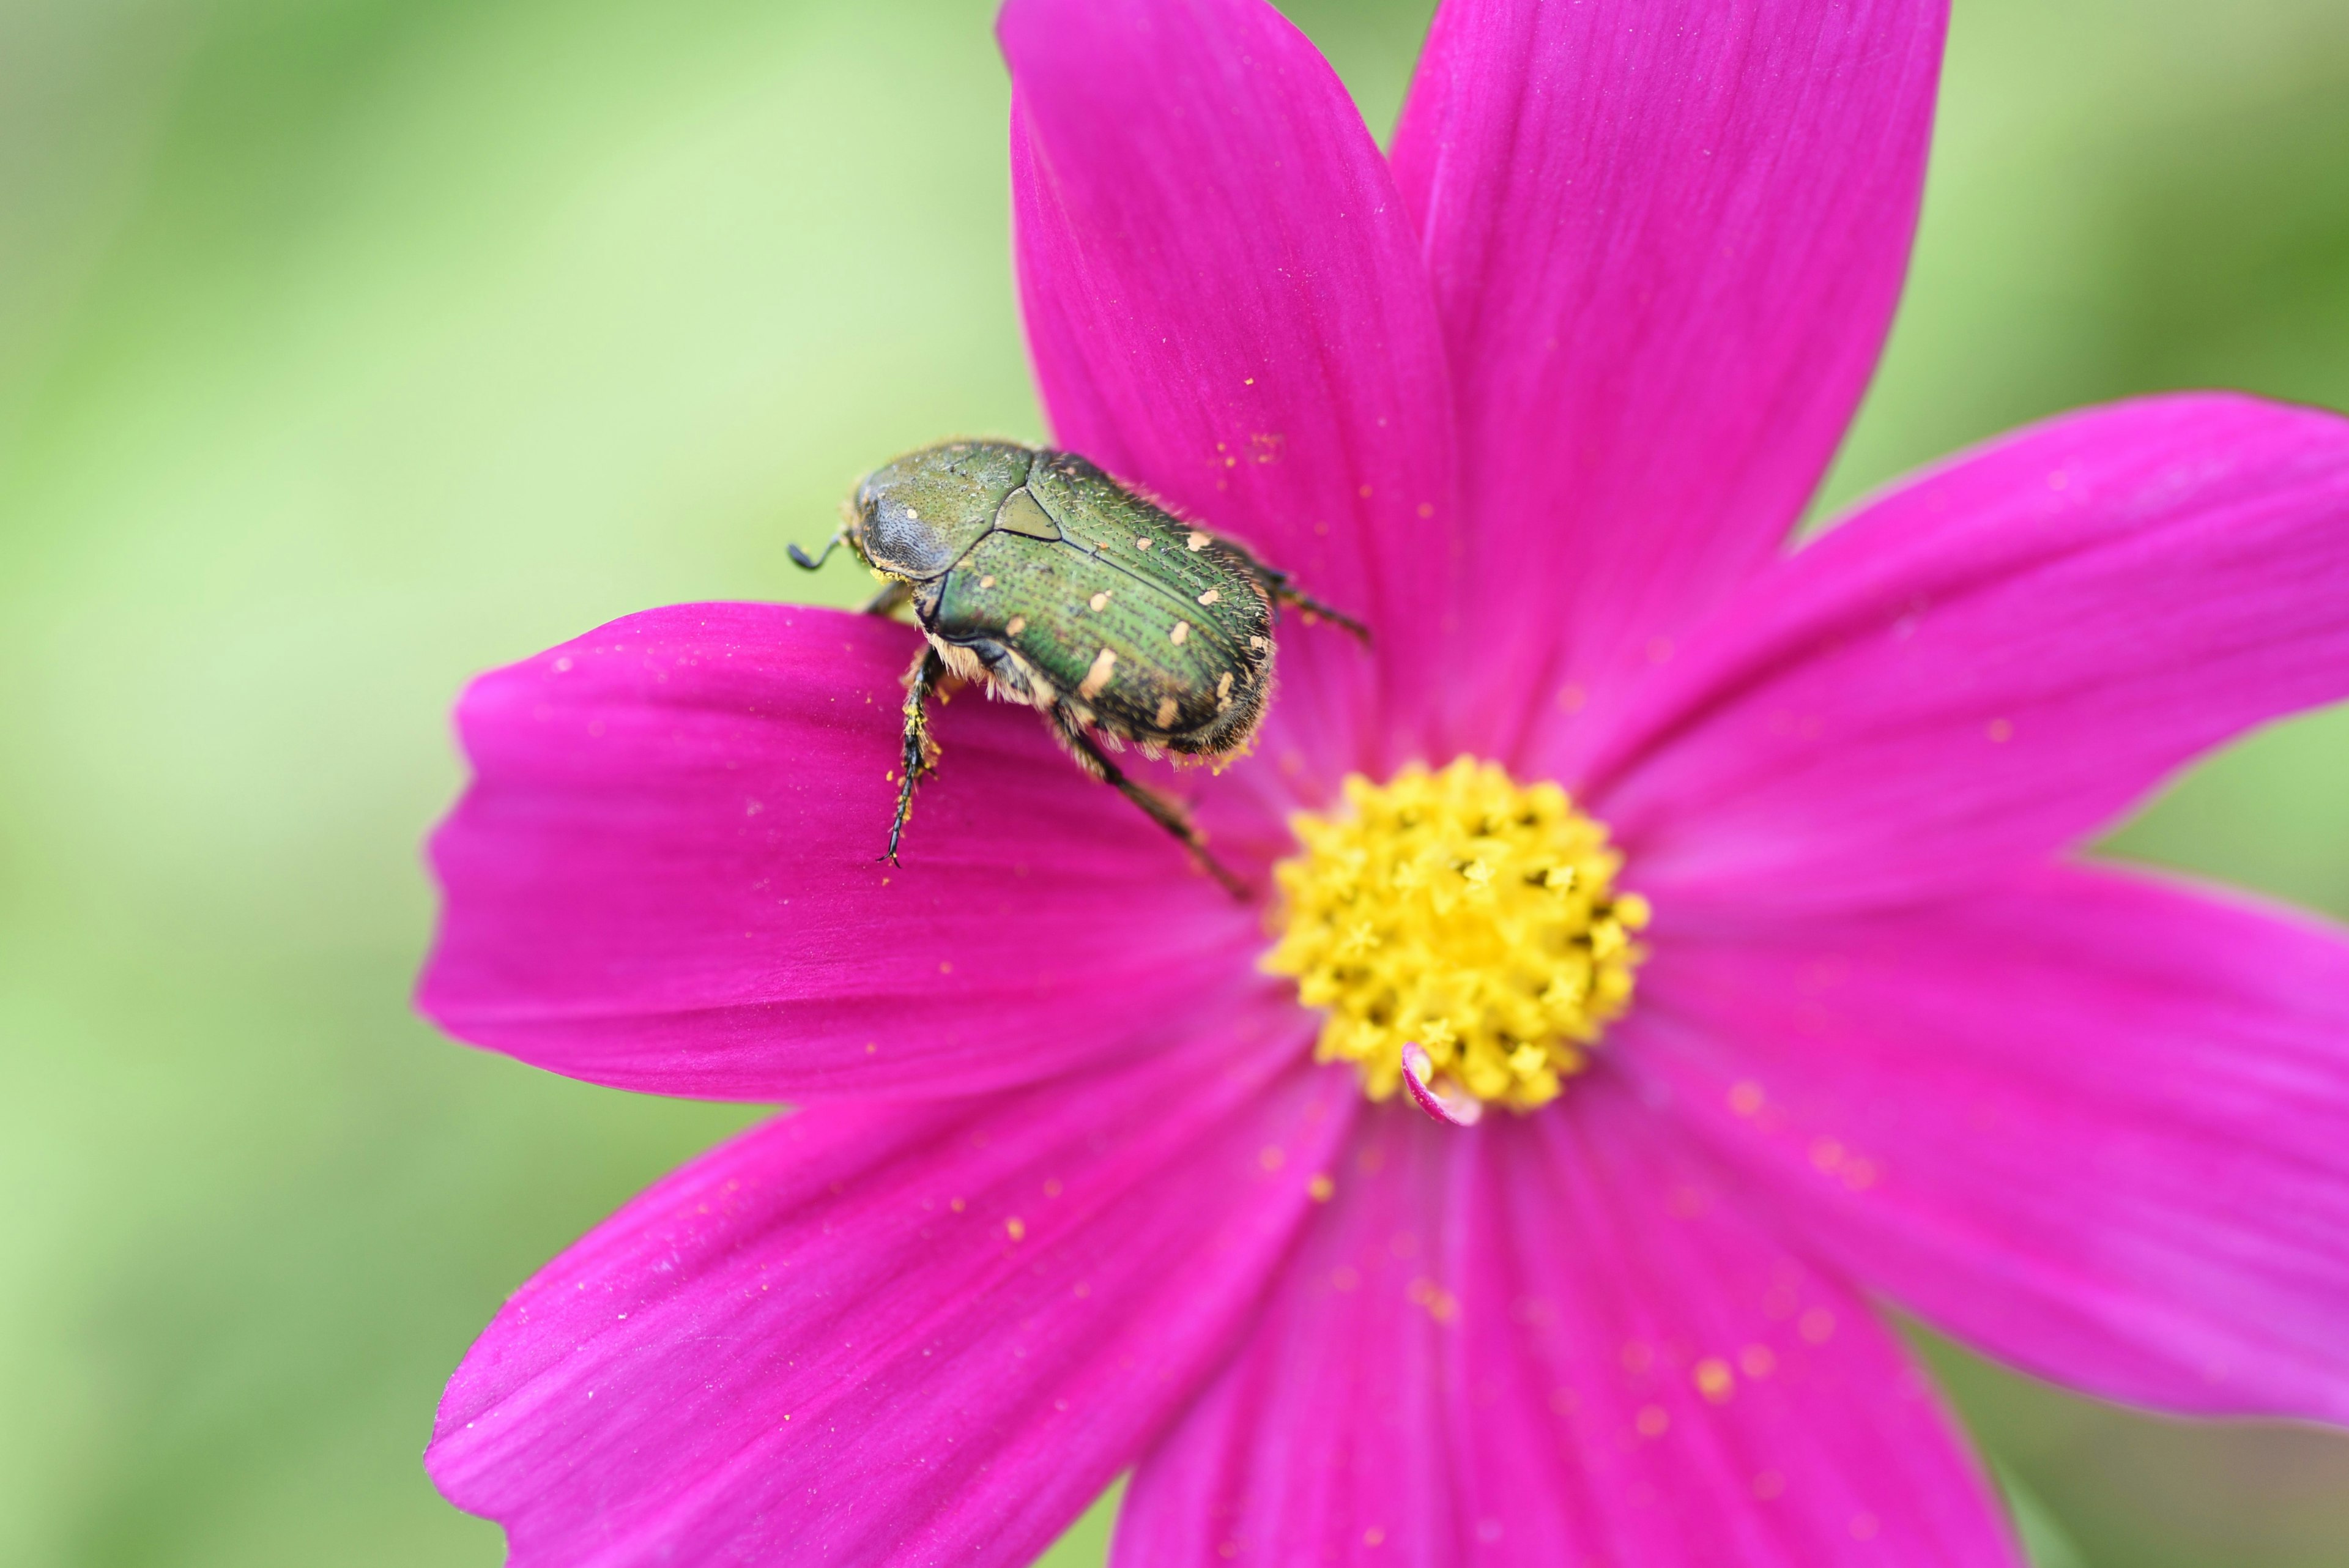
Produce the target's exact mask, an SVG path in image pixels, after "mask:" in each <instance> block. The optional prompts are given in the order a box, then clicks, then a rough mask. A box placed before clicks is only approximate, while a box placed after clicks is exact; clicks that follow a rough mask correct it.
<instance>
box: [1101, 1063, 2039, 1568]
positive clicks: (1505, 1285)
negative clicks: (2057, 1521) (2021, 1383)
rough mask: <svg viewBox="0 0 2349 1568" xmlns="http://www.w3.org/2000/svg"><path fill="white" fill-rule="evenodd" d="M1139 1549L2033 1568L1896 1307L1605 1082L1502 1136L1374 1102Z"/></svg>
mask: <svg viewBox="0 0 2349 1568" xmlns="http://www.w3.org/2000/svg"><path fill="white" fill-rule="evenodd" d="M1337 1183H1338V1190H1337V1194H1336V1197H1335V1199H1334V1200H1333V1202H1332V1204H1331V1211H1330V1213H1329V1214H1328V1215H1327V1216H1325V1217H1320V1218H1318V1219H1317V1220H1316V1222H1315V1224H1314V1227H1313V1229H1312V1230H1311V1231H1309V1234H1308V1236H1307V1238H1306V1240H1305V1241H1304V1243H1303V1244H1302V1246H1301V1247H1300V1249H1299V1258H1298V1261H1297V1263H1296V1265H1295V1266H1294V1267H1293V1268H1292V1269H1291V1271H1290V1272H1289V1274H1288V1278H1287V1279H1286V1281H1285V1282H1284V1284H1283V1286H1282V1289H1281V1291H1280V1293H1279V1294H1278V1296H1277V1297H1276V1298H1275V1299H1274V1301H1273V1303H1272V1304H1271V1306H1270V1308H1269V1310H1268V1312H1267V1313H1266V1314H1265V1315H1264V1317H1263V1319H1262V1321H1261V1322H1260V1324H1258V1326H1257V1330H1256V1332H1255V1334H1254V1335H1253V1337H1252V1338H1251V1339H1250V1341H1249V1343H1248V1345H1247V1349H1246V1350H1245V1351H1244V1352H1243V1354H1242V1355H1241V1356H1240V1357H1239V1359H1238V1360H1237V1361H1236V1362H1235V1363H1234V1364H1233V1365H1232V1366H1230V1367H1229V1368H1228V1369H1227V1370H1226V1372H1225V1373H1224V1374H1223V1375H1222V1376H1219V1377H1218V1378H1217V1379H1216V1381H1215V1382H1214V1383H1213V1384H1211V1385H1210V1386H1209V1387H1208V1390H1207V1391H1206V1393H1205V1394H1204V1395H1202V1396H1201V1398H1200V1400H1199V1403H1198V1404H1197V1405H1196V1406H1195V1407H1193V1409H1192V1410H1191V1411H1190V1412H1189V1414H1187V1415H1186V1416H1185V1417H1184V1420H1183V1423H1182V1425H1181V1426H1179V1427H1178V1428H1175V1430H1174V1433H1173V1434H1171V1435H1170V1436H1169V1438H1167V1440H1166V1442H1165V1443H1164V1445H1163V1446H1162V1447H1161V1448H1160V1449H1158V1450H1157V1451H1156V1452H1155V1453H1154V1454H1153V1455H1152V1456H1151V1457H1150V1458H1149V1459H1147V1460H1145V1461H1144V1463H1143V1466H1142V1468H1141V1469H1140V1470H1139V1471H1138V1472H1137V1474H1136V1476H1135V1478H1134V1482H1133V1489H1132V1490H1131V1491H1130V1492H1129V1493H1128V1495H1127V1501H1126V1506H1125V1512H1124V1515H1123V1518H1122V1519H1121V1520H1120V1521H1119V1527H1118V1539H1117V1545H1116V1550H1115V1554H1114V1561H1116V1562H1117V1563H1120V1564H1123V1565H1133V1568H1140V1565H1141V1564H1145V1563H1146V1564H1158V1563H1216V1562H1233V1563H1284V1564H1285V1563H1363V1564H1374V1563H1394V1562H1402V1563H1416V1564H1421V1565H1423V1568H1449V1565H1451V1564H1455V1563H1457V1564H1467V1563H1739V1564H1748V1565H1754V1568H1765V1565H1783V1568H1818V1565H1821V1564H1833V1563H1898V1564H1903V1565H1910V1564H1929V1563H1930V1564H1964V1565H1967V1568H1994V1565H2003V1564H2009V1563H2013V1562H2014V1561H2015V1558H2014V1556H2013V1552H2012V1549H2011V1548H2010V1546H2009V1545H2008V1543H2007V1541H2006V1539H2005V1536H2004V1532H2002V1529H2001V1528H2000V1526H1999V1524H1998V1522H1997V1517H1996V1512H1995V1505H1994V1504H1992V1501H1990V1499H1989V1497H1988V1495H1987V1493H1986V1491H1985V1489H1984V1487H1983V1485H1982V1480H1981V1478H1980V1476H1979V1475H1978V1474H1977V1473H1976V1472H1975V1471H1974V1469H1973V1468H1972V1466H1971V1464H1970V1462H1969V1461H1968V1459H1966V1457H1965V1455H1964V1454H1963V1451H1962V1450H1961V1448H1960V1447H1959V1445H1958V1444H1957V1442H1956V1441H1955V1439H1954V1438H1953V1437H1952V1435H1951V1429H1950V1427H1949V1424H1948V1423H1947V1421H1946V1420H1945V1419H1944V1418H1943V1417H1941V1415H1940V1411H1939V1410H1938V1409H1937V1408H1936V1407H1935V1404H1934V1401H1933V1398H1932V1396H1931V1395H1930V1392H1929V1391H1928V1388H1927V1386H1926V1385H1925V1383H1924V1381H1923V1379H1922V1378H1921V1377H1920V1375H1919V1374H1918V1373H1917V1372H1916V1371H1915V1370H1914V1369H1913V1368H1912V1367H1911V1366H1909V1364H1908V1362H1907V1360H1906V1358H1905V1357H1904V1356H1903V1355H1902V1354H1901V1352H1900V1350H1899V1347H1898V1346H1897V1345H1896V1344H1895V1343H1894V1342H1893V1341H1892V1339H1891V1337H1890V1336H1889V1334H1886V1333H1885V1331H1884V1330H1883V1328H1882V1327H1881V1326H1880V1325H1878V1324H1877V1322H1876V1321H1875V1319H1874V1318H1873V1317H1872V1316H1871V1315H1870V1314H1869V1312H1868V1308H1867V1307H1866V1305H1865V1304H1864V1303H1861V1302H1860V1301H1859V1300H1858V1299H1857V1297H1856V1296H1855V1295H1854V1294H1853V1293H1852V1292H1851V1291H1850V1290H1849V1289H1848V1288H1847V1287H1846V1286H1845V1285H1843V1284H1842V1283H1840V1282H1838V1281H1837V1279H1836V1278H1835V1277H1833V1276H1832V1275H1831V1274H1828V1273H1825V1272H1821V1271H1820V1270H1819V1269H1817V1268H1816V1267H1814V1266H1813V1265H1812V1264H1811V1263H1810V1262H1807V1261H1806V1259H1805V1258H1803V1257H1802V1256H1800V1255H1799V1254H1797V1253H1795V1252H1793V1251H1789V1250H1788V1249H1787V1248H1785V1246H1783V1245H1781V1244H1779V1243H1777V1242H1776V1241H1773V1240H1772V1239H1771V1238H1769V1237H1768V1236H1766V1235H1764V1234H1763V1233H1761V1232H1759V1231H1756V1230H1754V1228H1753V1227H1752V1226H1751V1225H1749V1224H1748V1223H1747V1222H1746V1221H1745V1220H1743V1219H1742V1218H1741V1217H1740V1216H1738V1215H1737V1214H1736V1213H1733V1211H1731V1210H1729V1209H1728V1208H1727V1207H1726V1206H1725V1205H1724V1203H1723V1194H1722V1192H1721V1191H1720V1190H1719V1189H1718V1186H1717V1183H1716V1180H1715V1179H1714V1178H1713V1176H1712V1175H1711V1174H1710V1173H1709V1172H1708V1170H1707V1169H1706V1168H1704V1167H1703V1166H1702V1165H1701V1164H1700V1163H1698V1162H1697V1161H1695V1160H1693V1159H1692V1158H1689V1157H1688V1156H1687V1155H1686V1154H1685V1153H1684V1152H1683V1151H1682V1150H1681V1149H1679V1148H1678V1147H1675V1141H1674V1137H1673V1133H1672V1129H1671V1128H1669V1127H1660V1126H1658V1125H1656V1123H1655V1119H1654V1118H1653V1117H1651V1116H1649V1115H1648V1114H1647V1113H1646V1112H1644V1111H1642V1110H1640V1109H1639V1108H1637V1107H1635V1106H1632V1105H1631V1104H1630V1100H1629V1098H1628V1096H1626V1095H1625V1094H1624V1093H1623V1091H1622V1088H1621V1086H1620V1085H1616V1084H1612V1083H1609V1082H1606V1081H1604V1080H1592V1081H1589V1082H1588V1083H1586V1084H1583V1085H1577V1090H1576V1093H1575V1095H1574V1096H1570V1097H1569V1098H1568V1099H1567V1100H1564V1101H1561V1102H1559V1103H1558V1104H1557V1106H1552V1107H1550V1108H1548V1109H1547V1110H1545V1111H1544V1112H1543V1113H1541V1114H1540V1115H1538V1116H1529V1117H1523V1118H1519V1117H1514V1116H1504V1117H1501V1118H1499V1119H1498V1120H1497V1121H1496V1120H1495V1119H1493V1118H1490V1117H1488V1118H1486V1120H1485V1123H1484V1124H1483V1125H1481V1126H1480V1127H1478V1128H1477V1129H1476V1130H1475V1133H1474V1134H1472V1135H1468V1136H1463V1135H1461V1134H1460V1133H1458V1132H1456V1131H1454V1130H1453V1129H1450V1128H1445V1127H1437V1126H1436V1125H1435V1124H1433V1122H1431V1121H1427V1120H1424V1119H1423V1118H1421V1117H1420V1116H1418V1115H1417V1113H1415V1112H1413V1111H1410V1110H1408V1109H1405V1108H1402V1107H1400V1106H1389V1107H1386V1108H1385V1109H1383V1110H1382V1111H1377V1112H1372V1113H1371V1114H1370V1115H1368V1116H1365V1118H1364V1122H1363V1126H1362V1128H1361V1136H1360V1137H1358V1139H1357V1142H1356V1144H1355V1147H1354V1148H1353V1150H1352V1151H1351V1152H1350V1155H1349V1158H1347V1160H1346V1163H1345V1164H1344V1165H1343V1166H1342V1167H1341V1168H1340V1170H1339V1172H1338V1176H1337Z"/></svg>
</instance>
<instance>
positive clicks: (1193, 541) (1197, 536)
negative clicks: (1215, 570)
mask: <svg viewBox="0 0 2349 1568" xmlns="http://www.w3.org/2000/svg"><path fill="white" fill-rule="evenodd" d="M1188 543H1189V544H1190V546H1191V548H1193V549H1194V550H1204V549H1206V547H1207V546H1208V545H1212V544H1214V543H1215V537H1214V535H1208V534H1202V533H1200V532H1199V531H1198V530H1197V529H1196V528H1194V529H1192V530H1191V537H1190V539H1189V541H1188Z"/></svg>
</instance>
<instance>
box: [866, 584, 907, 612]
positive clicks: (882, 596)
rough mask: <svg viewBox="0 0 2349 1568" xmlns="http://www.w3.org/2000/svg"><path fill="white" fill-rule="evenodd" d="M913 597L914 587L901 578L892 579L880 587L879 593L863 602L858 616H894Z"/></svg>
mask: <svg viewBox="0 0 2349 1568" xmlns="http://www.w3.org/2000/svg"><path fill="white" fill-rule="evenodd" d="M912 597H914V585H913V584H911V583H909V582H907V581H906V580H905V578H903V577H892V578H890V579H889V580H888V581H887V582H886V583H884V584H883V585H882V586H881V591H880V592H879V593H877V594H874V596H873V597H871V598H869V599H866V600H865V601H864V607H863V608H862V609H860V610H859V611H858V612H857V613H858V614H860V615H895V614H896V613H897V611H898V610H899V609H900V608H901V607H903V606H904V605H905V601H906V600H907V599H910V598H912Z"/></svg>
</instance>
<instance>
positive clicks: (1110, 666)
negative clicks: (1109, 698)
mask: <svg viewBox="0 0 2349 1568" xmlns="http://www.w3.org/2000/svg"><path fill="white" fill-rule="evenodd" d="M1116 668H1117V650H1116V649H1110V648H1104V649H1102V650H1101V651H1100V652H1099V653H1096V654H1094V655H1093V664H1092V669H1090V670H1086V671H1085V678H1084V679H1083V680H1081V681H1079V682H1077V695H1078V696H1080V697H1082V698H1084V699H1085V700H1086V701H1092V699H1093V698H1095V697H1097V696H1099V695H1100V694H1101V689H1102V687H1104V686H1106V685H1108V684H1109V674H1110V671H1111V670H1115V669H1116Z"/></svg>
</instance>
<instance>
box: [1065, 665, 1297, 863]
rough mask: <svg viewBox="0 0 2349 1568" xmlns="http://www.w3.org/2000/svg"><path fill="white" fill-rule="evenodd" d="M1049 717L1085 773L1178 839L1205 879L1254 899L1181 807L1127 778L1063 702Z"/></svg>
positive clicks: (1123, 771)
mask: <svg viewBox="0 0 2349 1568" xmlns="http://www.w3.org/2000/svg"><path fill="white" fill-rule="evenodd" d="M1049 714H1050V719H1051V723H1052V730H1053V732H1054V733H1055V734H1057V735H1059V736H1060V738H1061V744H1063V745H1065V746H1067V747H1068V748H1069V750H1070V751H1071V753H1074V754H1075V756H1076V758H1077V760H1078V761H1079V762H1080V763H1083V764H1084V768H1085V771H1086V772H1087V773H1090V774H1092V775H1093V777H1095V778H1097V779H1099V780H1101V781H1102V783H1103V784H1107V785H1109V786H1110V787H1111V788H1112V789H1113V790H1115V791H1117V793H1118V794H1122V795H1123V796H1125V798H1126V799H1128V800H1130V801H1132V802H1133V804H1134V805H1138V806H1140V807H1141V808H1142V809H1143V813H1144V814H1145V815H1148V816H1149V818H1150V820H1151V821H1153V822H1154V823H1156V824H1157V825H1158V826H1161V827H1163V828H1164V829H1165V830H1166V831H1167V832H1169V833H1171V834H1173V835H1174V836H1175V837H1177V838H1179V839H1181V840H1182V841H1183V847H1184V848H1185V849H1187V850H1189V851H1190V852H1191V857H1192V858H1193V859H1195V860H1196V861H1198V863H1199V865H1200V867H1201V868H1202V869H1203V870H1205V871H1206V873H1207V875H1208V876H1210V877H1214V878H1215V879H1216V881H1217V882H1219V883H1221V884H1223V888H1224V891H1225V892H1226V893H1229V894H1230V895H1231V896H1232V897H1233V898H1237V899H1239V900H1240V901H1241V902H1242V903H1246V902H1247V900H1248V899H1249V898H1252V897H1254V890H1253V889H1252V888H1249V887H1248V885H1247V883H1245V882H1243V881H1241V880H1240V879H1239V878H1238V877H1235V876H1233V875H1232V874H1231V873H1230V872H1229V871H1226V870H1225V869H1224V867H1222V866H1221V865H1220V864H1219V863H1218V862H1217V861H1216V857H1214V856H1212V855H1210V854H1208V853H1207V840H1206V836H1205V835H1204V834H1202V833H1201V832H1200V831H1199V830H1198V829H1197V828H1195V827H1194V826H1191V819H1190V818H1189V817H1188V816H1186V815H1184V812H1183V808H1182V807H1181V806H1179V805H1175V804H1174V802H1173V801H1171V800H1165V799H1163V798H1161V797H1160V796H1159V795H1158V794H1155V793H1154V792H1153V791H1150V790H1146V789H1144V788H1143V787H1142V786H1141V785H1140V784H1136V783H1134V782H1133V780H1132V779H1130V778H1128V777H1126V776H1125V770H1124V769H1123V768H1121V767H1119V766H1118V765H1117V764H1116V763H1113V762H1112V761H1110V760H1109V753H1107V752H1104V751H1102V749H1101V746H1100V745H1099V743H1097V742H1095V741H1094V740H1093V738H1092V736H1091V735H1088V734H1086V733H1085V730H1084V726H1083V725H1082V724H1081V723H1079V722H1077V719H1076V716H1075V715H1074V714H1072V713H1071V712H1070V711H1069V710H1068V705H1067V704H1066V703H1060V702H1056V703H1054V704H1053V705H1052V707H1051V708H1050V710H1049Z"/></svg>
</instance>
